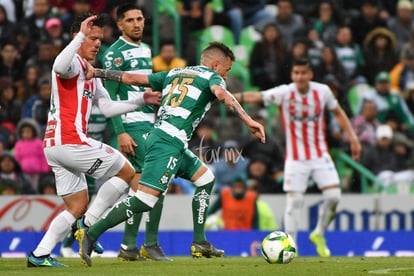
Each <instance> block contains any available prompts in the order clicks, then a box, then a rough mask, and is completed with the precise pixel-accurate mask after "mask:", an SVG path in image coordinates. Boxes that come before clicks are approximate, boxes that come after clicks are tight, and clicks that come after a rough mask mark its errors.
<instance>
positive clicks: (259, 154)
mask: <svg viewBox="0 0 414 276" xmlns="http://www.w3.org/2000/svg"><path fill="white" fill-rule="evenodd" d="M253 119H254V120H255V121H256V122H259V123H261V124H262V125H263V126H264V127H265V129H266V118H265V117H263V116H262V115H259V114H258V115H256V116H253ZM240 145H241V148H242V149H243V156H244V157H247V158H248V159H250V160H257V159H263V160H264V161H265V164H266V166H267V167H268V168H266V171H267V173H269V174H270V175H271V176H273V179H279V178H280V177H281V176H282V175H283V166H284V163H285V160H284V159H285V155H284V150H283V148H282V145H281V144H280V142H279V140H278V139H276V137H275V136H274V135H273V134H272V133H269V132H267V131H266V143H264V144H263V143H260V142H258V141H257V139H255V138H254V137H253V136H252V135H251V134H246V135H244V136H243V137H242V138H241V139H240ZM249 167H250V166H249ZM259 192H260V193H262V192H263V191H261V190H259Z"/></svg>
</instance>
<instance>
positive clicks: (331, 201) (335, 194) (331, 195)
mask: <svg viewBox="0 0 414 276" xmlns="http://www.w3.org/2000/svg"><path fill="white" fill-rule="evenodd" d="M322 197H323V200H324V202H325V203H326V204H328V205H330V206H333V207H336V206H337V205H338V203H339V200H340V199H341V189H340V188H333V189H326V190H323V191H322Z"/></svg>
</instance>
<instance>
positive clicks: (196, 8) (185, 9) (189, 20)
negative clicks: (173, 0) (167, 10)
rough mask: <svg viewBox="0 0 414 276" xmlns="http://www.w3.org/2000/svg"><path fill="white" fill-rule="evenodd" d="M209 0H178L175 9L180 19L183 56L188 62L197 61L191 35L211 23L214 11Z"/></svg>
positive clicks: (193, 62) (194, 42)
mask: <svg viewBox="0 0 414 276" xmlns="http://www.w3.org/2000/svg"><path fill="white" fill-rule="evenodd" d="M210 2H211V1H209V0H202V1H200V0H178V1H177V5H176V9H177V12H178V14H179V15H180V19H181V41H182V50H183V57H184V58H185V59H186V60H187V61H188V64H190V65H195V64H196V63H197V61H196V60H195V59H196V56H197V53H196V45H195V44H196V41H194V39H193V37H192V35H194V33H195V32H197V31H201V30H204V29H205V28H207V27H210V26H211V25H213V20H214V12H213V8H212V7H211V4H210Z"/></svg>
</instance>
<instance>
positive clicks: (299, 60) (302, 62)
mask: <svg viewBox="0 0 414 276" xmlns="http://www.w3.org/2000/svg"><path fill="white" fill-rule="evenodd" d="M293 66H308V67H309V68H311V65H310V62H309V59H307V58H305V57H302V58H297V59H295V60H293V63H292V67H293Z"/></svg>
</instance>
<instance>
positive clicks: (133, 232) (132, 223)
mask: <svg viewBox="0 0 414 276" xmlns="http://www.w3.org/2000/svg"><path fill="white" fill-rule="evenodd" d="M134 195H135V192H134V191H133V190H132V189H131V188H130V189H129V193H128V196H129V197H133V196H134ZM141 218H142V213H135V214H134V215H133V216H131V217H130V218H129V219H127V220H126V221H125V227H124V236H123V239H122V243H121V247H122V248H124V249H134V248H136V247H137V233H138V228H139V225H140V223H141Z"/></svg>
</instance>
